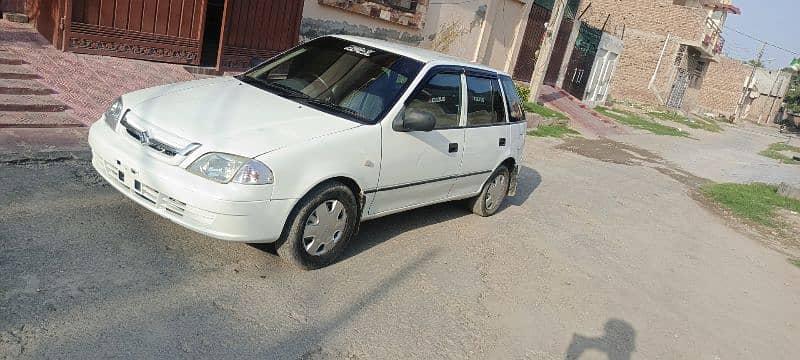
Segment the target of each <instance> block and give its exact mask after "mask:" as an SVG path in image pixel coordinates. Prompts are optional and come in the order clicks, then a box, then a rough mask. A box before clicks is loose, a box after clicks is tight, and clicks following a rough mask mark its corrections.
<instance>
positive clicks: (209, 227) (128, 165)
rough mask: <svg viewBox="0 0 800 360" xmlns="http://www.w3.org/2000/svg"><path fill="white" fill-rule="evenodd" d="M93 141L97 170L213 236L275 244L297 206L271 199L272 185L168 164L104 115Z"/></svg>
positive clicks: (139, 199)
mask: <svg viewBox="0 0 800 360" xmlns="http://www.w3.org/2000/svg"><path fill="white" fill-rule="evenodd" d="M89 145H90V147H91V149H92V165H93V166H94V168H95V170H96V171H97V172H98V173H99V174H100V176H102V177H103V178H104V179H105V180H106V181H108V183H109V184H111V185H112V186H113V187H114V188H116V189H117V190H119V191H120V192H121V193H122V194H123V195H125V196H127V197H128V198H130V199H131V200H133V201H135V202H136V203H138V204H139V205H142V206H144V207H145V208H147V209H148V210H150V211H152V212H154V213H156V214H158V215H161V216H162V217H165V218H167V219H169V220H171V221H173V222H175V223H177V224H179V225H182V226H184V227H186V228H188V229H190V230H193V231H196V232H199V233H202V234H205V235H208V236H211V237H213V238H217V239H222V240H229V241H242V242H253V243H269V242H274V241H276V240H277V239H278V238H279V237H280V235H281V232H282V231H283V225H284V223H285V222H286V219H287V218H288V215H289V212H290V211H291V208H292V206H293V205H294V204H293V202H292V201H291V200H270V196H271V194H272V187H271V185H239V184H219V183H215V182H213V181H210V180H207V179H204V178H201V177H199V176H197V175H194V174H191V173H189V172H188V171H186V170H185V169H183V168H182V167H180V166H176V165H170V164H167V163H165V162H164V161H162V160H161V159H159V157H160V156H163V155H160V154H156V153H154V152H153V153H151V152H152V151H150V150H149V149H148V148H146V147H144V146H142V145H141V144H139V143H137V142H135V141H134V140H133V139H132V138H130V137H128V136H125V134H120V133H117V132H115V131H114V130H112V129H111V128H110V127H109V126H108V125H107V124H105V122H104V121H102V119H101V121H97V122H96V123H95V124H94V125H92V127H91V129H90V130H89Z"/></svg>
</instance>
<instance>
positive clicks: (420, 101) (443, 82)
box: [369, 68, 464, 215]
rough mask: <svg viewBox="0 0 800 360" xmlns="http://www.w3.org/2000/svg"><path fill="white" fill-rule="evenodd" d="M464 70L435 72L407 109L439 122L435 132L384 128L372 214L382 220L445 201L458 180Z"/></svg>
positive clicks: (387, 126)
mask: <svg viewBox="0 0 800 360" xmlns="http://www.w3.org/2000/svg"><path fill="white" fill-rule="evenodd" d="M461 72H462V71H461V70H460V69H455V68H446V69H439V70H437V69H433V70H431V71H430V72H429V73H428V75H426V79H425V80H423V81H422V83H421V85H420V86H418V88H417V89H416V90H415V91H414V93H413V94H412V95H411V97H410V98H409V100H408V101H406V105H405V109H403V111H401V113H400V115H398V116H403V113H404V112H405V111H407V110H409V109H413V110H417V111H424V112H428V113H430V114H432V115H433V116H434V118H435V119H436V127H435V129H434V130H432V131H428V132H422V131H413V132H403V131H397V130H395V129H393V127H392V122H391V121H384V122H383V124H381V126H382V132H383V134H382V138H383V146H382V159H381V171H380V178H379V180H378V189H377V193H376V195H375V200H374V202H373V205H372V207H371V208H370V211H369V214H370V215H374V214H380V213H387V212H393V211H399V210H403V209H405V208H409V207H414V206H419V205H422V204H428V203H433V202H437V201H439V200H442V199H445V198H447V197H448V196H449V194H450V190H451V188H452V186H453V184H454V183H455V181H456V180H455V179H456V177H457V176H458V175H459V172H460V167H461V159H462V157H463V153H464V150H463V149H464V128H463V127H462V126H461V119H462V116H463V114H462V106H461V104H462V101H463V99H462V78H461Z"/></svg>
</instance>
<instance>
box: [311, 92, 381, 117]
mask: <svg viewBox="0 0 800 360" xmlns="http://www.w3.org/2000/svg"><path fill="white" fill-rule="evenodd" d="M303 102H305V103H310V104H312V105H317V106H320V107H324V108H326V109H329V110H332V111H335V112H338V113H343V114H346V115H349V116H351V117H354V118H356V119H358V120H359V121H361V122H369V119H367V118H366V117H365V116H364V115H362V114H361V113H360V112H358V111H355V110H353V109H350V108H347V107H344V106H341V105H337V104H334V103H331V102H327V101H323V100H320V99H316V98H311V97H309V98H306V99H304V100H303Z"/></svg>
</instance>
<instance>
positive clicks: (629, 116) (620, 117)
mask: <svg viewBox="0 0 800 360" xmlns="http://www.w3.org/2000/svg"><path fill="white" fill-rule="evenodd" d="M595 110H597V112H599V113H601V114H603V115H605V116H608V117H610V118H612V119H614V120H616V121H618V122H620V123H623V124H625V125H628V126H630V127H633V128H637V129H642V130H646V131H649V132H651V133H653V134H656V135H667V136H683V137H688V136H689V133H687V132H685V131H682V130H679V129H676V128H674V127H670V126H664V125H661V124H659V123H657V122H655V121H650V120H646V119H644V118H642V117H641V116H638V115H636V114H634V113H631V112H628V111H625V110H616V109H608V108H605V107H602V106H598V107H596V108H595Z"/></svg>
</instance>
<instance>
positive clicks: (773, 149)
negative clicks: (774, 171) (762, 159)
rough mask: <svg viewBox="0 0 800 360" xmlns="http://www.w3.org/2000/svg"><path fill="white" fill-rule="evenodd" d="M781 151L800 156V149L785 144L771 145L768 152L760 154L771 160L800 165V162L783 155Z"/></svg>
mask: <svg viewBox="0 0 800 360" xmlns="http://www.w3.org/2000/svg"><path fill="white" fill-rule="evenodd" d="M781 151H792V152H795V153H798V154H800V148H798V147H796V146H791V145H788V144H785V143H774V144H772V145H770V146H769V147H768V148H767V149H766V150H764V151H762V152H760V153H758V154H759V155H761V156H766V157H768V158H771V159H775V160H780V162H782V163H784V164H790V165H800V161H797V160H795V159H793V158H792V157H791V156H787V155H785V154H783V153H781Z"/></svg>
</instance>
